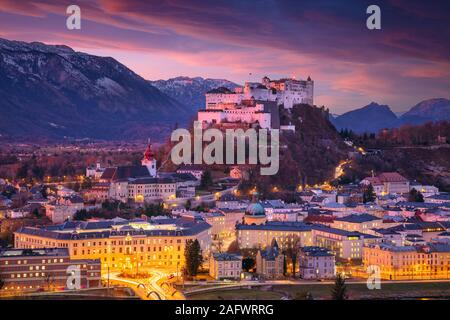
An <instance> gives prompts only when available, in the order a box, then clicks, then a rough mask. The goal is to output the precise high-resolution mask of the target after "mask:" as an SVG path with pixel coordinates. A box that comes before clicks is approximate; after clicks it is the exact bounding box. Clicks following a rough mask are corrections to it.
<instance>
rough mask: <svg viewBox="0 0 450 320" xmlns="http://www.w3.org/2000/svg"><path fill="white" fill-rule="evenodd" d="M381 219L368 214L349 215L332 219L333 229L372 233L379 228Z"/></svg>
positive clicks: (381, 222)
mask: <svg viewBox="0 0 450 320" xmlns="http://www.w3.org/2000/svg"><path fill="white" fill-rule="evenodd" d="M382 224H383V219H381V218H378V217H375V216H373V215H370V214H366V213H363V214H351V215H348V216H345V217H342V218H336V219H334V222H333V224H332V225H331V226H332V227H333V228H336V229H342V230H347V231H357V232H361V233H373V231H372V229H376V228H381V227H382Z"/></svg>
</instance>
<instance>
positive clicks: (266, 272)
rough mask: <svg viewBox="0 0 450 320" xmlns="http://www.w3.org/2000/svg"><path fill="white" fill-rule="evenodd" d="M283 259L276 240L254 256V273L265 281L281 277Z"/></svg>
mask: <svg viewBox="0 0 450 320" xmlns="http://www.w3.org/2000/svg"><path fill="white" fill-rule="evenodd" d="M284 263H285V257H284V255H283V254H282V253H281V251H280V249H279V247H278V244H277V242H276V240H273V241H272V244H271V245H270V246H269V247H267V248H266V249H264V250H258V253H257V254H256V273H257V274H258V275H260V276H261V277H263V278H265V279H279V278H282V277H283V271H284Z"/></svg>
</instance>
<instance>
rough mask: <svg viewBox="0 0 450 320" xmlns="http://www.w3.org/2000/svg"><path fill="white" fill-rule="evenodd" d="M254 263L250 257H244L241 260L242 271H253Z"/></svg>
mask: <svg viewBox="0 0 450 320" xmlns="http://www.w3.org/2000/svg"><path fill="white" fill-rule="evenodd" d="M255 263H256V261H255V259H253V258H252V257H246V258H244V259H242V269H244V270H245V271H247V272H248V271H250V269H253V268H254V267H255Z"/></svg>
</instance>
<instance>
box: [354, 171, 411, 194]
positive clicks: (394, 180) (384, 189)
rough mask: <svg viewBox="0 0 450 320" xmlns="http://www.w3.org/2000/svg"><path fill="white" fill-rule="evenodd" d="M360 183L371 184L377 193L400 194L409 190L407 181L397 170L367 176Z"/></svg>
mask: <svg viewBox="0 0 450 320" xmlns="http://www.w3.org/2000/svg"><path fill="white" fill-rule="evenodd" d="M361 183H362V184H365V185H368V184H371V185H372V186H373V188H374V191H375V193H376V194H377V195H382V196H384V195H386V194H402V193H408V192H409V189H410V188H409V181H408V179H406V178H405V177H403V176H402V175H400V174H399V173H397V172H383V173H381V174H379V175H378V176H377V177H367V178H365V179H363V180H362V181H361Z"/></svg>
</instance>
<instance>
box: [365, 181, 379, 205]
mask: <svg viewBox="0 0 450 320" xmlns="http://www.w3.org/2000/svg"><path fill="white" fill-rule="evenodd" d="M375 199H376V194H375V191H374V190H373V186H372V185H371V184H369V185H368V186H367V187H366V188H365V189H364V192H363V202H364V203H367V202H374V201H375Z"/></svg>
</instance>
